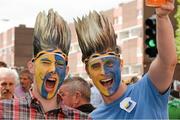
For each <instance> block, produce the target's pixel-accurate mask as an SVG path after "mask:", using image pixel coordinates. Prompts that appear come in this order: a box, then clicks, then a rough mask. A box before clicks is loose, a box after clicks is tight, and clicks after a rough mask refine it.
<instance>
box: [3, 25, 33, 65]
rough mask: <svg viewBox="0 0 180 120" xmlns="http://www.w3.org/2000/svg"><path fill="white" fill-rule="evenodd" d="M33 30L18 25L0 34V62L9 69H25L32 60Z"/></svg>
mask: <svg viewBox="0 0 180 120" xmlns="http://www.w3.org/2000/svg"><path fill="white" fill-rule="evenodd" d="M32 36H33V28H26V26H25V25H19V27H14V28H11V29H9V30H7V31H6V32H3V33H1V34H0V41H1V42H0V61H4V62H6V63H7V64H8V66H9V67H15V68H21V67H26V64H27V62H28V60H30V59H31V58H32Z"/></svg>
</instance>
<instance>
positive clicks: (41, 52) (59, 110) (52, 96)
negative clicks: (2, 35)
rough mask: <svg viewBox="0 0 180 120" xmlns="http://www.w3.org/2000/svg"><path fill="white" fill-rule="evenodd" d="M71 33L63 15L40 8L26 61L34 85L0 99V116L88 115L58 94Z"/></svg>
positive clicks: (53, 119)
mask: <svg viewBox="0 0 180 120" xmlns="http://www.w3.org/2000/svg"><path fill="white" fill-rule="evenodd" d="M70 42H71V34H70V29H69V27H68V25H67V23H66V22H65V21H64V20H63V18H62V17H61V16H60V15H58V13H57V12H54V11H53V10H52V9H50V10H49V12H48V15H46V14H45V12H40V13H39V14H38V16H37V19H36V24H35V28H34V41H33V47H34V57H33V59H32V61H31V62H29V63H28V67H29V69H30V72H31V73H32V74H33V75H34V82H33V87H32V89H31V90H30V92H29V95H28V96H27V97H25V98H20V99H14V100H11V101H0V106H1V107H0V119H17V120H19V119H25V120H28V119H29V120H41V119H47V120H62V119H71V120H77V119H82V120H85V119H90V117H88V115H87V114H85V113H82V112H80V111H78V110H75V109H73V108H69V107H67V106H65V105H64V104H63V103H62V101H61V99H60V95H58V94H57V92H58V90H59V88H60V86H61V85H62V83H63V81H64V78H65V76H66V73H67V72H68V53H69V49H70Z"/></svg>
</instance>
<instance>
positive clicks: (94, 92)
mask: <svg viewBox="0 0 180 120" xmlns="http://www.w3.org/2000/svg"><path fill="white" fill-rule="evenodd" d="M91 84H92V83H91ZM90 103H91V104H92V105H93V106H94V107H96V108H97V107H98V106H99V105H101V104H102V103H103V99H102V96H101V94H100V92H99V91H98V89H97V88H96V87H95V86H94V84H92V87H91V101H90Z"/></svg>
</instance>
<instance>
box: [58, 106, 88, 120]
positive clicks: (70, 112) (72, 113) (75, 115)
mask: <svg viewBox="0 0 180 120" xmlns="http://www.w3.org/2000/svg"><path fill="white" fill-rule="evenodd" d="M61 109H62V112H63V113H64V114H65V116H67V117H68V118H69V119H91V118H90V117H89V115H88V114H86V113H84V112H81V111H79V110H77V109H74V108H71V107H68V106H66V105H61Z"/></svg>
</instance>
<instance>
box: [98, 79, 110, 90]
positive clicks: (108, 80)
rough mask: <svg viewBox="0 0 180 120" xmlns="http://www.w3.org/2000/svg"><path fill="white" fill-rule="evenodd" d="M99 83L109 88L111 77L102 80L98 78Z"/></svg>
mask: <svg viewBox="0 0 180 120" xmlns="http://www.w3.org/2000/svg"><path fill="white" fill-rule="evenodd" d="M100 83H101V84H102V85H103V86H104V87H105V88H111V86H112V84H113V79H112V78H111V79H104V80H100Z"/></svg>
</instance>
